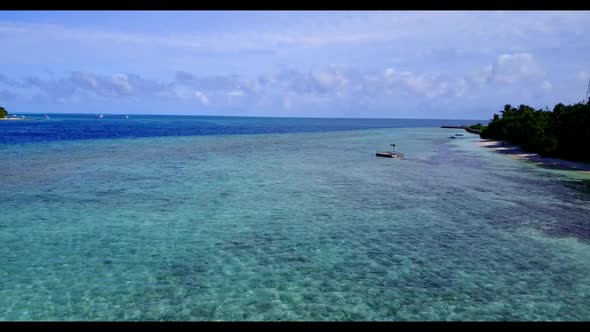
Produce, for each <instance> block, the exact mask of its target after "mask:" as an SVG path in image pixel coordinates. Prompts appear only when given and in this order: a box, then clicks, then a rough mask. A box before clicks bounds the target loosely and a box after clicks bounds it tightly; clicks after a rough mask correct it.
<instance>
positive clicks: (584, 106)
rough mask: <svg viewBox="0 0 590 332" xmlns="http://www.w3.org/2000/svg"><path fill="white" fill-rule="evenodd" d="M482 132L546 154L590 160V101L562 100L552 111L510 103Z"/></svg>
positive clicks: (577, 159)
mask: <svg viewBox="0 0 590 332" xmlns="http://www.w3.org/2000/svg"><path fill="white" fill-rule="evenodd" d="M480 136H481V138H487V139H493V140H506V141H508V142H510V143H512V144H515V145H520V146H521V147H522V149H524V150H526V151H530V152H535V153H538V154H540V155H542V156H548V157H556V158H562V159H568V160H575V161H585V162H590V101H588V102H586V103H577V104H573V105H564V104H562V103H559V104H557V105H555V107H553V110H552V111H551V110H549V109H548V108H545V109H534V108H533V107H530V106H527V105H520V106H518V108H516V107H513V106H511V105H506V106H504V110H502V111H501V112H500V114H499V115H498V114H494V117H493V119H492V120H491V121H490V123H488V125H487V127H483V129H482V131H481V133H480Z"/></svg>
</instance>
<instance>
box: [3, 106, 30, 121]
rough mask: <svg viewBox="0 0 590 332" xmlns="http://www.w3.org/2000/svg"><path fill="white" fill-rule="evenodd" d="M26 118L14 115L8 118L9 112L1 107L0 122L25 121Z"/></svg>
mask: <svg viewBox="0 0 590 332" xmlns="http://www.w3.org/2000/svg"><path fill="white" fill-rule="evenodd" d="M24 119H25V116H24V115H21V116H18V115H12V116H8V111H7V110H6V108H4V107H2V106H0V120H24Z"/></svg>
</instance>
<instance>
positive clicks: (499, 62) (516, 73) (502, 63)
mask: <svg viewBox="0 0 590 332" xmlns="http://www.w3.org/2000/svg"><path fill="white" fill-rule="evenodd" d="M544 76H545V72H544V70H543V68H542V67H541V65H540V64H539V63H538V62H537V61H536V59H535V57H534V56H533V55H532V54H531V53H514V54H501V55H499V56H498V58H497V59H496V63H495V64H494V65H493V67H492V71H491V79H492V80H494V81H496V82H502V83H514V82H517V81H520V80H527V79H538V78H542V77H544Z"/></svg>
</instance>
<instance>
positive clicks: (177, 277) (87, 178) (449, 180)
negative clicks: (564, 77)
mask: <svg viewBox="0 0 590 332" xmlns="http://www.w3.org/2000/svg"><path fill="white" fill-rule="evenodd" d="M50 116H51V119H49V120H39V121H31V122H25V121H22V122H17V121H14V122H8V121H5V122H1V123H0V137H1V140H2V142H3V143H2V144H0V156H2V175H1V176H0V211H1V213H0V243H2V246H0V259H1V260H2V261H1V263H0V320H89V321H93V320H224V321H225V320H232V321H233V320H248V321H252V320H254V321H260V320H263V321H266V320H338V321H341V320H342V321H349V320H392V321H407V320H469V321H472V320H478V321H479V320H489V321H498V320H519V321H522V320H525V321H526V320H577V321H587V320H588V319H590V250H589V249H590V248H589V245H590V222H589V220H590V218H589V217H588V216H590V185H589V180H588V176H587V175H584V174H581V173H576V172H572V171H560V170H555V169H546V168H542V167H539V166H538V165H534V164H531V163H527V162H524V161H520V160H516V159H512V158H510V157H508V156H506V155H501V154H497V153H494V152H491V151H490V150H488V149H486V148H483V147H480V146H478V144H477V142H478V140H479V138H478V136H477V135H472V134H468V133H464V136H463V137H460V138H457V139H449V136H450V135H451V134H454V133H458V132H461V131H459V130H454V129H441V128H439V126H440V125H442V124H469V123H471V122H472V121H443V120H364V119H360V120H356V119H270V118H222V117H172V116H170V117H168V116H166V117H149V116H146V117H137V116H130V118H129V119H125V118H124V117H122V116H121V118H119V119H114V118H112V119H109V118H108V115H107V116H106V117H105V119H102V120H98V119H94V118H92V117H80V116H72V117H68V116H58V115H50ZM385 125H387V126H385ZM382 126H385V128H384V127H382ZM335 129H338V130H335ZM15 133H20V134H15ZM207 133H210V134H211V135H208V134H207ZM252 133H255V134H256V135H252ZM390 143H395V144H397V146H396V148H397V149H398V150H399V151H401V152H403V153H405V154H406V158H405V159H403V160H398V159H387V158H377V157H376V156H375V151H376V150H383V149H389V148H390V146H389V144H390Z"/></svg>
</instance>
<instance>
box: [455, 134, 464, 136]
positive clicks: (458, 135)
mask: <svg viewBox="0 0 590 332" xmlns="http://www.w3.org/2000/svg"><path fill="white" fill-rule="evenodd" d="M455 136H463V134H455Z"/></svg>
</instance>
